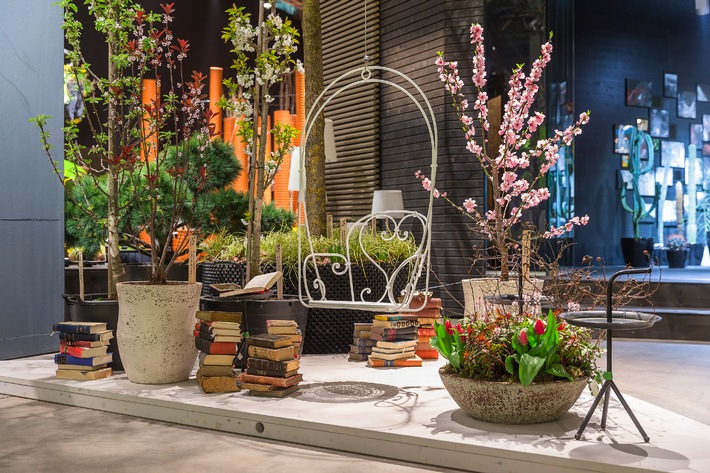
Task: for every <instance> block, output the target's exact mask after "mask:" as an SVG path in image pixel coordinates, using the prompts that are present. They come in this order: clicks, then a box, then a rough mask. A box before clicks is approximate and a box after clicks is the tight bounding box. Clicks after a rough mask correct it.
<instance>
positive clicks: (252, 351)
mask: <svg viewBox="0 0 710 473" xmlns="http://www.w3.org/2000/svg"><path fill="white" fill-rule="evenodd" d="M247 353H248V354H249V357H250V358H251V357H255V358H263V359H265V360H270V361H286V360H292V359H293V357H294V356H295V353H294V350H293V347H292V346H287V347H283V348H265V347H257V346H254V345H249V347H248V348H247Z"/></svg>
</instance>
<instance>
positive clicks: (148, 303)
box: [116, 281, 202, 384]
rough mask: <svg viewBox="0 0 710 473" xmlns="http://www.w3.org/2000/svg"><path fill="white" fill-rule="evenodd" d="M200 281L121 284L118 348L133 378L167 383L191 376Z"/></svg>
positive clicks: (150, 382) (139, 381)
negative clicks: (192, 282) (190, 282)
mask: <svg viewBox="0 0 710 473" xmlns="http://www.w3.org/2000/svg"><path fill="white" fill-rule="evenodd" d="M201 289H202V284H201V283H196V284H189V283H185V282H176V281H170V282H169V283H168V284H149V283H146V282H125V283H119V284H118V285H117V288H116V292H117V294H118V329H117V338H118V347H119V349H120V350H121V361H122V362H123V369H124V371H125V372H126V375H127V376H128V379H129V380H130V381H131V382H133V383H139V384H166V383H176V382H179V381H185V380H186V379H188V378H189V376H190V373H191V371H192V368H193V367H194V365H195V359H196V358H197V349H196V348H195V339H194V335H193V330H194V328H195V312H197V309H198V307H199V303H200V291H201Z"/></svg>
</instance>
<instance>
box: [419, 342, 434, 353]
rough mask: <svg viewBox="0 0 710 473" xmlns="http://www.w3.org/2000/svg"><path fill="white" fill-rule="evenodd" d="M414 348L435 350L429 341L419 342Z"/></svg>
mask: <svg viewBox="0 0 710 473" xmlns="http://www.w3.org/2000/svg"><path fill="white" fill-rule="evenodd" d="M414 350H415V351H421V350H433V348H432V347H431V345H429V342H417V344H416V345H415V346H414Z"/></svg>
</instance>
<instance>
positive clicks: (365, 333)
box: [348, 322, 377, 361]
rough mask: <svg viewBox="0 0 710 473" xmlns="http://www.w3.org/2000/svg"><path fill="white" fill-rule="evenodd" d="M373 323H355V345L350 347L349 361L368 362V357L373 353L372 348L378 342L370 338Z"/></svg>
mask: <svg viewBox="0 0 710 473" xmlns="http://www.w3.org/2000/svg"><path fill="white" fill-rule="evenodd" d="M371 330H372V323H371V322H370V323H355V330H354V332H353V343H352V345H350V354H349V355H348V361H367V357H368V355H369V354H370V353H372V347H373V346H375V345H376V344H377V340H373V339H372V338H370V333H371Z"/></svg>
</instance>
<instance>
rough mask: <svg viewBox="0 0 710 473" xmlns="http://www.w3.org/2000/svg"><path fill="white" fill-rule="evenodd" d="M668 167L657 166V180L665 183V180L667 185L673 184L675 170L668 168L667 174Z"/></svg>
mask: <svg viewBox="0 0 710 473" xmlns="http://www.w3.org/2000/svg"><path fill="white" fill-rule="evenodd" d="M665 172H666V168H663V167H658V168H656V182H657V183H659V184H660V185H663V183H664V182H665V184H666V186H670V185H673V171H672V170H671V168H668V174H667V175H666V174H665Z"/></svg>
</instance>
